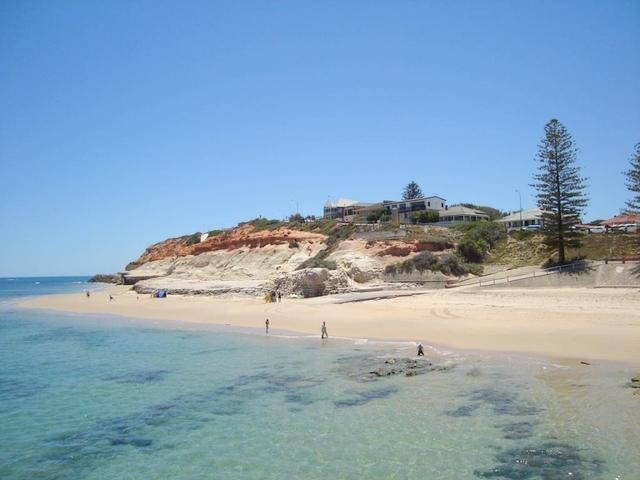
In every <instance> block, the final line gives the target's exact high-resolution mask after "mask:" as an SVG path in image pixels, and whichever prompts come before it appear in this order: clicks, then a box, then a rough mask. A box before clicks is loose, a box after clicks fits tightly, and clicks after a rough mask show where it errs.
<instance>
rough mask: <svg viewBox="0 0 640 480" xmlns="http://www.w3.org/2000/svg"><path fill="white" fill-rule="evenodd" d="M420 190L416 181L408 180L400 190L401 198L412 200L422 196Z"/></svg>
mask: <svg viewBox="0 0 640 480" xmlns="http://www.w3.org/2000/svg"><path fill="white" fill-rule="evenodd" d="M422 197H423V195H422V190H421V189H420V185H418V184H417V183H416V182H409V183H408V184H407V186H406V187H404V190H403V191H402V199H403V200H413V199H414V198H422Z"/></svg>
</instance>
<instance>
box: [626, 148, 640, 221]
mask: <svg viewBox="0 0 640 480" xmlns="http://www.w3.org/2000/svg"><path fill="white" fill-rule="evenodd" d="M635 150H636V151H635V152H634V154H633V156H632V157H631V168H630V169H629V170H627V171H626V172H625V174H626V175H627V183H626V185H627V188H628V189H629V191H630V192H632V193H633V194H634V195H633V196H632V197H631V200H628V201H627V202H626V203H627V209H626V211H627V213H640V143H636V147H635Z"/></svg>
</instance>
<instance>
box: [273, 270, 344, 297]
mask: <svg viewBox="0 0 640 480" xmlns="http://www.w3.org/2000/svg"><path fill="white" fill-rule="evenodd" d="M349 283H350V282H349V277H348V276H347V275H346V273H345V272H343V271H341V270H328V269H326V268H305V269H303V270H298V271H296V272H293V273H290V274H287V275H283V276H281V277H278V278H276V279H275V280H274V281H273V290H278V291H280V292H281V293H283V294H284V295H298V296H301V297H305V298H306V297H319V296H321V295H328V294H330V293H338V292H341V291H344V290H345V289H346V288H348V287H349Z"/></svg>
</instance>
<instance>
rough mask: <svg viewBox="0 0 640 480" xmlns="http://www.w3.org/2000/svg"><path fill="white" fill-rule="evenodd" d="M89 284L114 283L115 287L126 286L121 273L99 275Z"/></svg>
mask: <svg viewBox="0 0 640 480" xmlns="http://www.w3.org/2000/svg"><path fill="white" fill-rule="evenodd" d="M87 282H89V283H113V284H115V285H122V284H124V278H123V276H122V275H121V274H119V273H99V274H97V275H94V276H93V277H91V278H90V279H89V280H87Z"/></svg>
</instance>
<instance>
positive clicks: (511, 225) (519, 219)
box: [497, 207, 544, 232]
mask: <svg viewBox="0 0 640 480" xmlns="http://www.w3.org/2000/svg"><path fill="white" fill-rule="evenodd" d="M497 221H498V222H500V223H502V224H503V225H504V227H505V228H506V230H507V231H508V232H509V231H511V230H520V229H521V228H524V227H528V226H529V225H540V226H542V225H543V223H544V222H543V220H542V210H540V208H538V207H535V208H530V209H528V210H522V211H520V210H518V211H517V212H513V213H511V214H509V215H507V216H506V217H502V218H499V219H498V220H497Z"/></svg>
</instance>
